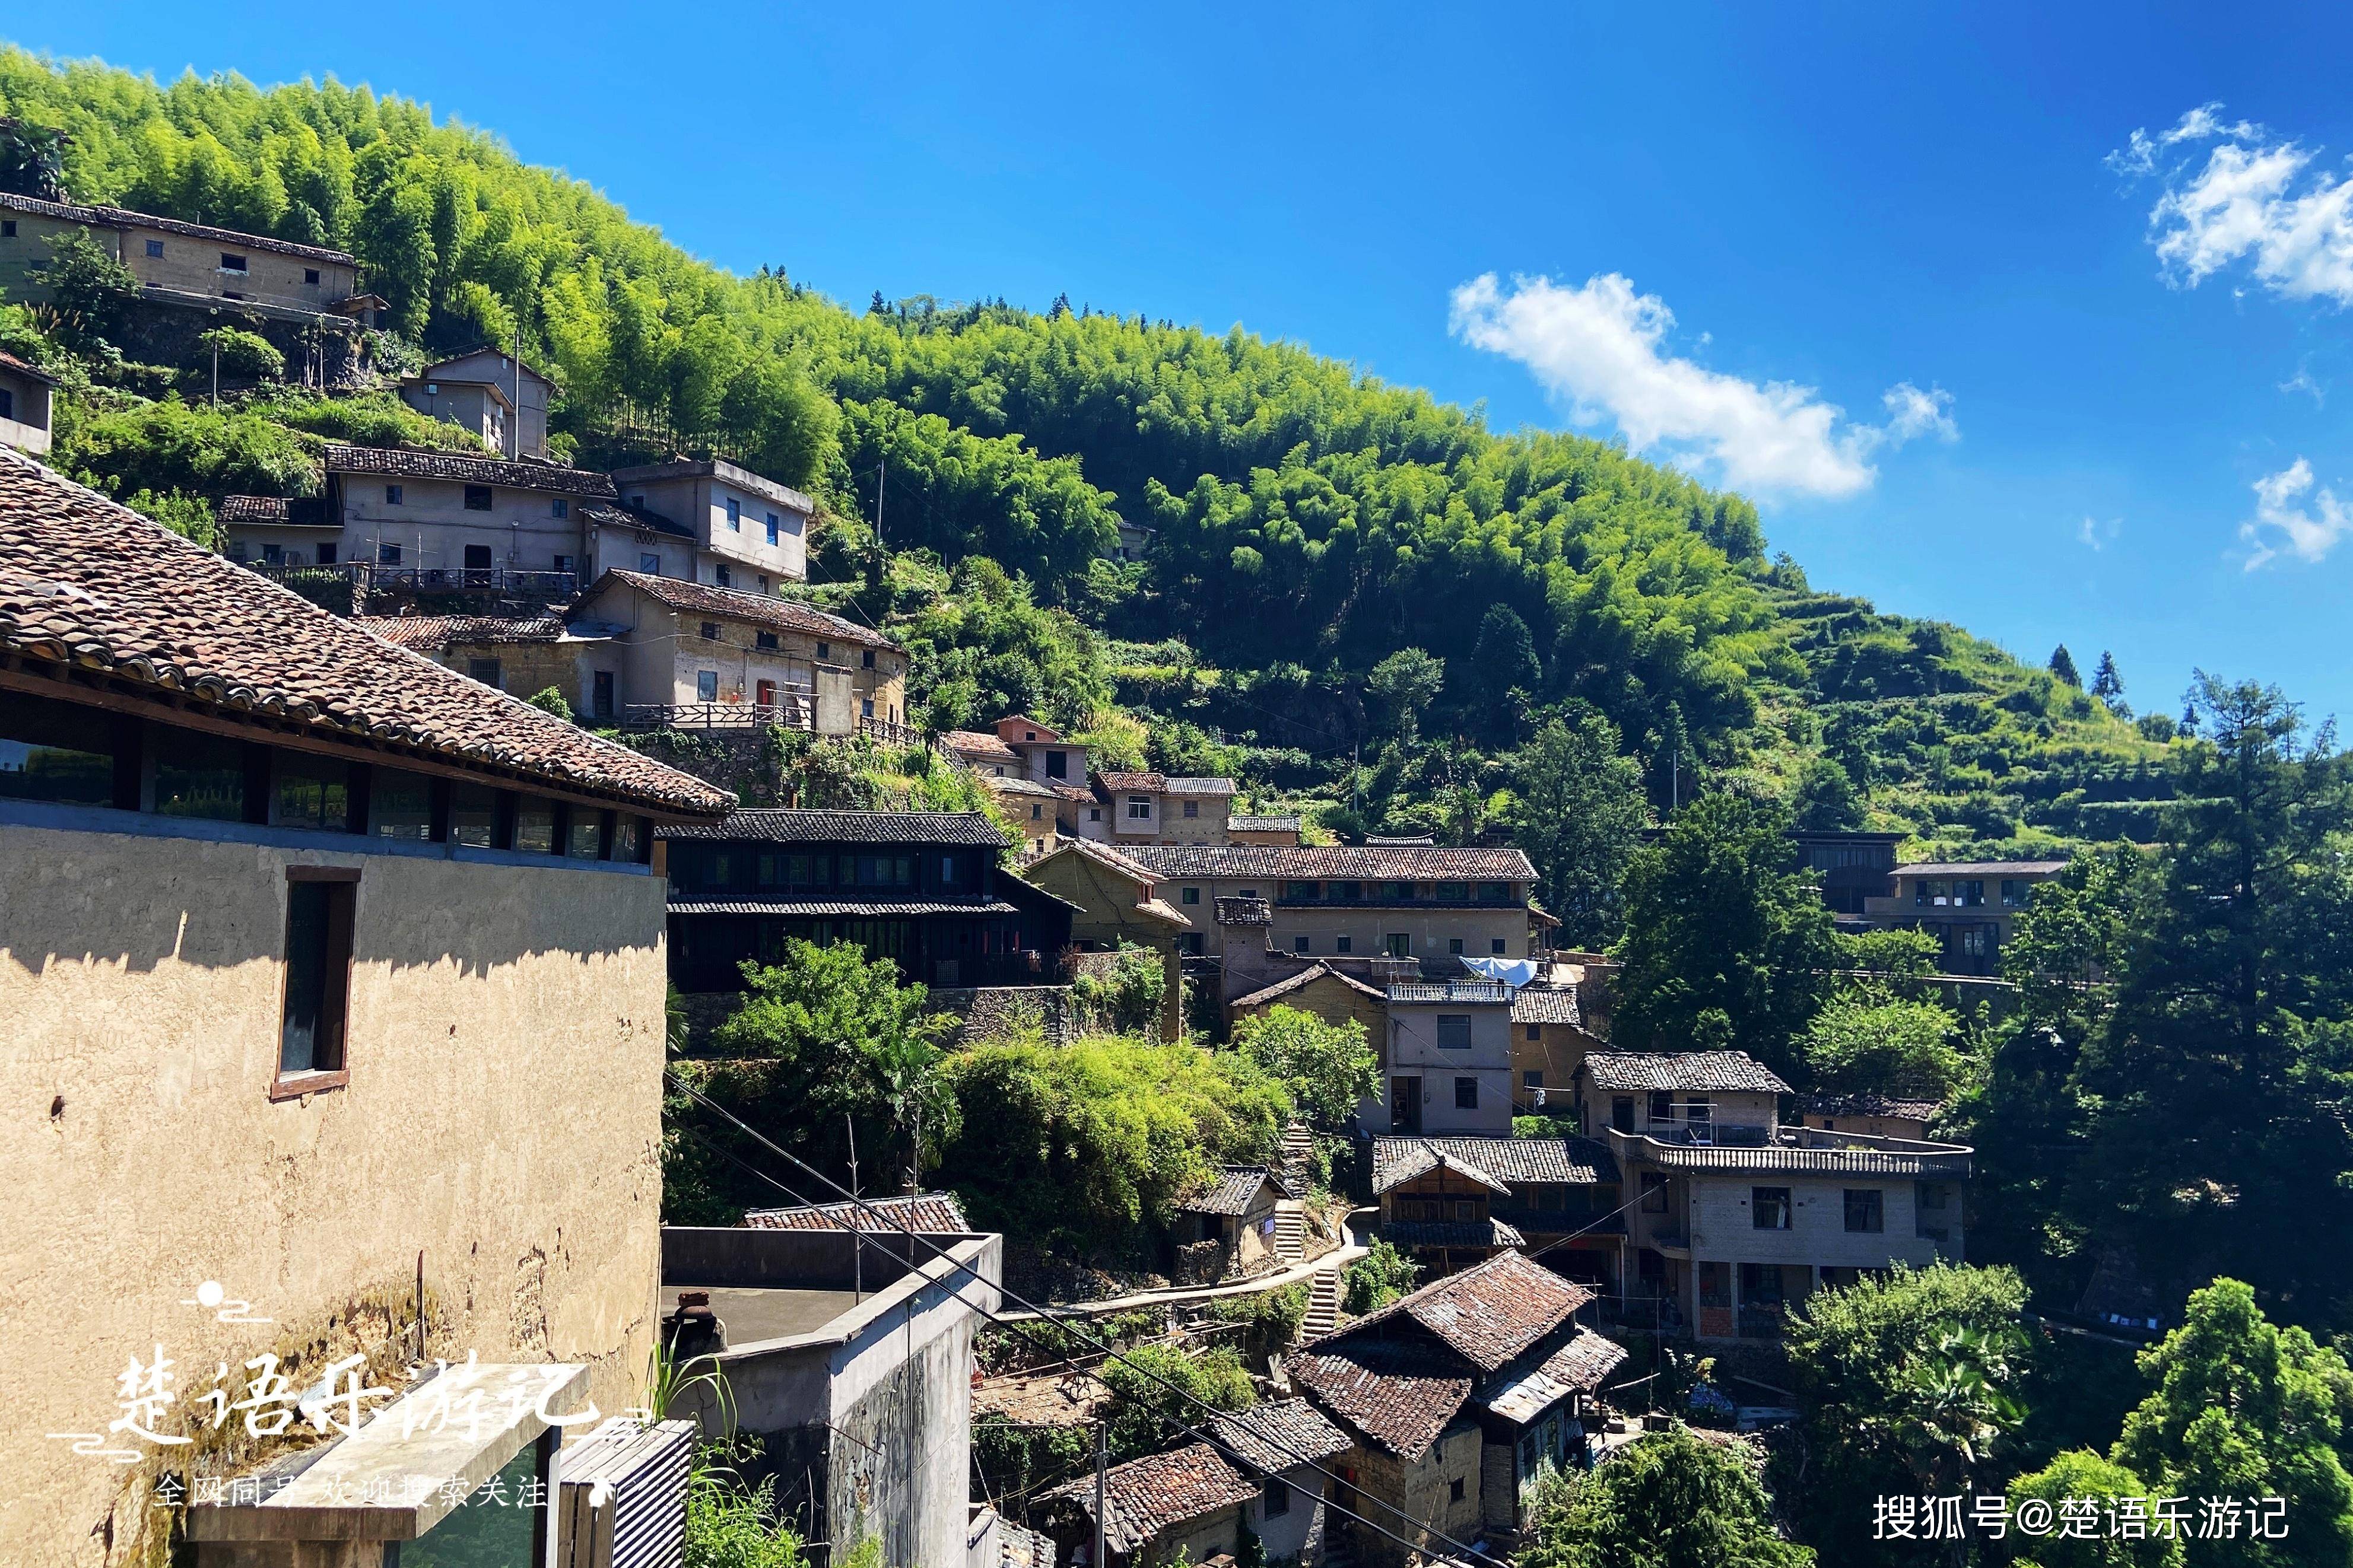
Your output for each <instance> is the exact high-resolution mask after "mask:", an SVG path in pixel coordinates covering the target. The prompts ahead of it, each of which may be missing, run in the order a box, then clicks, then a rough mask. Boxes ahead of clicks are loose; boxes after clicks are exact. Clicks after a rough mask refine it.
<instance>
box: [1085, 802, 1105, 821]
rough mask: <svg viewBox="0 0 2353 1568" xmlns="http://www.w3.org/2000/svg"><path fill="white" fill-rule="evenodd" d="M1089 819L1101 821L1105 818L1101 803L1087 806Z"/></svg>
mask: <svg viewBox="0 0 2353 1568" xmlns="http://www.w3.org/2000/svg"><path fill="white" fill-rule="evenodd" d="M1087 820H1088V821H1089V822H1101V821H1102V820H1103V807H1102V806H1099V805H1091V806H1089V807H1087Z"/></svg>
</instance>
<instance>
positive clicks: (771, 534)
mask: <svg viewBox="0 0 2353 1568" xmlns="http://www.w3.org/2000/svg"><path fill="white" fill-rule="evenodd" d="M768 542H769V543H771V544H774V543H775V542H776V513H775V512H773V511H772V512H770V513H769V514H768Z"/></svg>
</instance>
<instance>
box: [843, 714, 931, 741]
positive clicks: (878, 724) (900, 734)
mask: <svg viewBox="0 0 2353 1568" xmlns="http://www.w3.org/2000/svg"><path fill="white" fill-rule="evenodd" d="M858 732H859V733H860V734H861V735H863V736H865V737H866V738H867V739H868V740H870V741H876V742H881V744H883V745H886V746H916V745H921V744H922V743H923V731H921V730H918V729H916V728H915V727H914V726H913V724H894V723H892V721H890V720H888V719H860V720H859V721H858Z"/></svg>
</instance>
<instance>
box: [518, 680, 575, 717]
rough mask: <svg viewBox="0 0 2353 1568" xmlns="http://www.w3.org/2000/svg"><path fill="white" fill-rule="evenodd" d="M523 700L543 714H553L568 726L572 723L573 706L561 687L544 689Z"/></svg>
mask: <svg viewBox="0 0 2353 1568" xmlns="http://www.w3.org/2000/svg"><path fill="white" fill-rule="evenodd" d="M524 700H525V701H526V702H529V703H530V704H531V705H532V706H533V708H536V709H538V710H540V711H541V712H543V713H553V714H554V715H555V716H556V717H557V718H558V719H561V720H563V721H565V723H567V724H569V723H571V722H572V704H571V702H570V701H569V700H566V698H565V695H564V688H562V687H561V686H549V687H543V688H542V689H539V690H537V691H534V692H533V693H532V694H531V695H530V696H529V697H527V698H525V699H524Z"/></svg>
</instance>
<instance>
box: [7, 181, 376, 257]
mask: <svg viewBox="0 0 2353 1568" xmlns="http://www.w3.org/2000/svg"><path fill="white" fill-rule="evenodd" d="M0 207H5V208H6V209H7V210H8V211H10V212H20V213H30V214H32V215H34V216H37V217H53V218H58V219H60V220H62V221H64V222H66V223H86V224H92V225H95V226H99V227H100V228H127V227H132V226H136V227H139V228H152V229H155V230H158V231H159V232H161V233H164V234H184V235H186V236H187V237H190V238H191V239H216V240H221V241H224V242H225V243H227V244H230V245H234V246H237V247H238V248H240V249H244V250H267V251H269V252H271V253H273V254H275V255H279V256H299V257H301V258H303V259H304V260H306V261H333V262H340V263H342V264H343V266H345V267H357V266H358V265H359V258H356V257H354V256H353V255H352V254H351V253H350V252H349V251H346V250H329V249H327V248H326V247H323V246H317V245H297V244H296V243H295V242H294V241H292V240H290V239H276V238H272V237H270V236H269V235H266V234H247V233H246V232H244V231H243V230H242V229H234V228H215V227H213V226H211V225H209V224H201V223H183V222H181V221H180V220H179V219H178V218H175V217H158V216H155V215H154V214H153V213H138V212H132V211H131V210H130V209H129V208H128V207H102V206H87V205H82V204H81V203H79V202H50V201H43V200H42V199H41V198H40V197H38V196H20V195H16V193H15V192H13V191H0Z"/></svg>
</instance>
